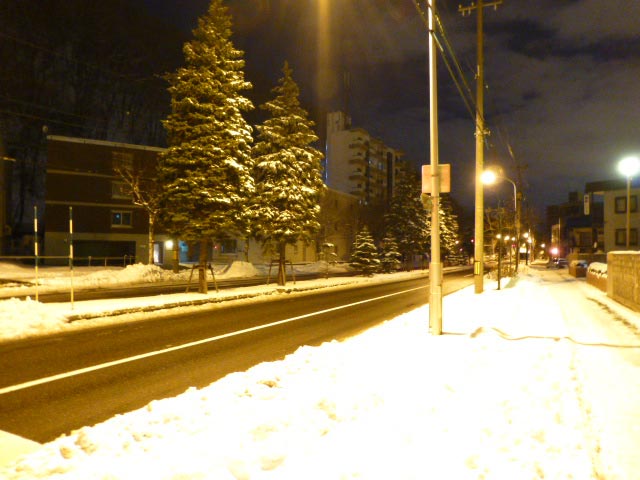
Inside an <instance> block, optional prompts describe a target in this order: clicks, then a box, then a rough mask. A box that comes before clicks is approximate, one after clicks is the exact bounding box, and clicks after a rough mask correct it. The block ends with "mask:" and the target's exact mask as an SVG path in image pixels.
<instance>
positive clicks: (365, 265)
mask: <svg viewBox="0 0 640 480" xmlns="http://www.w3.org/2000/svg"><path fill="white" fill-rule="evenodd" d="M349 264H350V265H351V267H352V268H354V269H355V270H358V271H360V272H362V273H363V274H364V275H373V274H374V273H376V272H377V271H379V270H380V258H379V257H378V250H377V249H376V246H375V244H374V243H373V238H372V237H371V234H370V233H369V229H368V228H367V227H364V228H363V229H362V230H361V231H360V232H358V233H357V234H356V239H355V242H353V249H352V251H351V261H350V262H349Z"/></svg>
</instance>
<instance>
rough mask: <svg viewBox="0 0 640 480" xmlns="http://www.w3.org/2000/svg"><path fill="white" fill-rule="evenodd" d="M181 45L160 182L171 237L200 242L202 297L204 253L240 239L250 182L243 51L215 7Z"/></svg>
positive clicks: (217, 1)
mask: <svg viewBox="0 0 640 480" xmlns="http://www.w3.org/2000/svg"><path fill="white" fill-rule="evenodd" d="M193 36H194V38H193V40H191V41H189V42H187V43H186V44H185V45H184V48H183V52H184V56H185V64H186V65H185V66H184V67H182V68H179V69H178V70H177V71H176V72H175V73H173V74H170V75H168V77H167V78H168V80H169V84H170V86H169V93H170V94H171V114H170V115H169V116H168V117H167V119H166V120H165V121H164V126H165V128H166V130H167V141H168V144H169V148H168V150H167V152H166V154H164V155H163V156H162V157H161V159H160V164H159V169H158V175H159V181H160V183H161V185H162V188H163V191H164V194H163V199H162V205H163V210H164V217H165V218H164V220H165V222H166V225H167V227H168V229H169V231H170V232H171V233H172V234H174V235H176V236H179V237H180V238H182V239H184V240H186V241H190V242H200V245H201V248H200V269H199V271H200V291H201V292H206V290H207V284H206V277H205V275H206V273H205V272H206V263H207V260H208V259H207V252H208V250H209V245H210V243H211V241H212V240H222V239H224V238H227V237H228V236H230V235H234V234H241V235H245V234H246V233H247V229H248V222H249V217H248V213H247V212H248V208H247V207H248V202H249V200H250V198H251V196H252V194H253V191H254V183H253V179H252V177H251V167H252V159H251V152H250V146H251V143H252V141H253V139H252V136H251V131H252V129H251V126H250V125H249V124H248V123H247V122H246V121H245V119H244V118H243V116H242V112H244V111H248V110H250V109H252V108H253V105H252V103H251V101H250V100H248V99H247V98H245V97H243V96H242V91H243V90H248V89H250V88H251V84H250V83H249V82H246V81H245V80H244V72H243V68H244V60H243V52H242V51H240V50H237V49H235V48H234V46H233V44H232V42H231V16H230V14H229V13H228V9H227V7H225V6H223V1H222V0H212V1H211V4H210V6H209V10H208V11H207V13H206V14H205V15H204V16H202V17H201V18H200V19H199V20H198V27H197V28H196V29H195V30H194V31H193Z"/></svg>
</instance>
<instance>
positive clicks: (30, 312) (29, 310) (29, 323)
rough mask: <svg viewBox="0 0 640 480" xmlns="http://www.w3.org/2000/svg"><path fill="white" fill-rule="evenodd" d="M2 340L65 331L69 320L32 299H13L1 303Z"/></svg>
mask: <svg viewBox="0 0 640 480" xmlns="http://www.w3.org/2000/svg"><path fill="white" fill-rule="evenodd" d="M0 305H1V308H0V340H4V339H17V338H27V337H30V336H33V335H39V334H42V332H47V333H54V332H58V331H61V330H63V329H64V328H65V327H66V326H67V324H68V320H67V318H66V316H65V315H64V314H63V313H61V312H55V311H51V309H50V308H49V307H47V305H45V304H43V303H40V302H36V301H34V300H31V299H27V300H18V299H15V298H12V299H10V300H3V301H2V302H0Z"/></svg>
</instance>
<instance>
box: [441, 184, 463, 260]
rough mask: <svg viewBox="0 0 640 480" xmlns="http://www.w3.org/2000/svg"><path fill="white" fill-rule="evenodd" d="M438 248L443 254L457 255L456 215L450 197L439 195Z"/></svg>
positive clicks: (458, 237)
mask: <svg viewBox="0 0 640 480" xmlns="http://www.w3.org/2000/svg"><path fill="white" fill-rule="evenodd" d="M440 219H441V220H440V248H441V249H442V253H443V254H445V255H457V254H458V248H459V243H458V242H459V240H460V226H459V224H458V216H457V215H456V214H455V213H454V212H453V206H452V204H451V197H450V196H449V195H448V194H445V195H443V196H442V197H440Z"/></svg>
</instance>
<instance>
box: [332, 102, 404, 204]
mask: <svg viewBox="0 0 640 480" xmlns="http://www.w3.org/2000/svg"><path fill="white" fill-rule="evenodd" d="M402 156H403V152H402V151H400V150H397V149H394V148H392V147H389V146H387V145H385V144H384V142H383V141H382V140H380V139H377V138H375V137H373V136H371V135H370V134H369V133H368V132H367V131H366V130H364V129H362V128H352V127H351V119H350V118H349V116H348V115H347V114H345V113H344V112H340V111H338V112H330V113H329V114H327V145H326V158H325V182H326V184H327V186H328V187H329V188H333V189H335V190H338V191H340V192H344V193H348V194H351V195H354V196H356V197H357V198H358V199H359V200H360V201H361V202H362V203H363V204H371V203H373V204H375V203H384V202H388V201H389V200H390V199H391V197H392V195H393V186H394V182H395V174H396V164H397V163H399V162H400V159H401V158H402Z"/></svg>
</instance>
